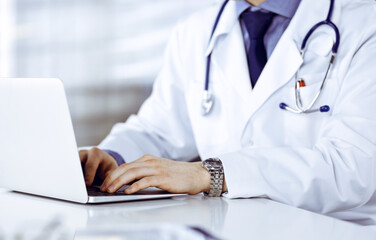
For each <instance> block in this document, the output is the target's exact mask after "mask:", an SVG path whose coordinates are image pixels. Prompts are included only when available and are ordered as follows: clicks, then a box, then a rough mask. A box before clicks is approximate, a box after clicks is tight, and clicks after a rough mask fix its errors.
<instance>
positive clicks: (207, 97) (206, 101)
mask: <svg viewBox="0 0 376 240" xmlns="http://www.w3.org/2000/svg"><path fill="white" fill-rule="evenodd" d="M334 1H335V0H330V7H329V11H328V15H327V17H326V19H325V20H324V21H321V22H319V23H317V24H315V25H314V26H313V27H312V28H311V29H310V30H309V31H308V33H307V34H306V36H305V37H304V39H303V41H302V45H301V48H300V53H301V55H302V57H303V58H304V52H305V48H306V46H307V43H308V40H309V38H310V37H311V35H312V34H313V33H314V32H315V31H316V30H317V29H318V28H319V27H320V26H323V25H327V26H329V27H331V28H332V29H333V30H334V32H335V42H334V44H333V47H332V56H331V59H330V63H329V66H328V69H327V71H326V73H325V77H324V80H323V82H322V84H321V86H320V90H319V91H318V93H317V94H316V95H315V97H314V99H313V101H312V102H311V104H310V105H309V106H308V108H306V109H303V107H302V106H301V102H300V104H299V103H298V99H297V94H299V101H301V100H300V93H297V92H296V91H297V90H296V84H297V79H298V77H297V74H298V72H299V71H298V72H297V74H296V77H295V99H296V107H297V109H293V108H291V107H289V105H287V104H286V103H283V102H282V103H280V104H279V107H280V108H281V109H283V110H288V111H290V112H292V113H313V112H328V111H330V107H329V106H328V105H323V106H321V107H320V108H318V109H312V107H313V105H314V104H315V102H316V100H317V99H318V98H319V96H320V94H321V91H322V89H323V87H324V84H325V81H326V79H327V76H328V73H329V70H330V69H331V67H332V65H333V62H334V59H335V57H336V55H337V52H338V48H339V45H340V33H339V30H338V27H337V26H336V25H335V24H334V23H333V22H332V20H331V19H332V15H333V9H334ZM228 2H229V0H225V1H224V2H223V4H222V6H221V8H220V10H219V12H218V15H217V17H216V19H215V22H214V25H213V29H212V32H211V35H210V39H209V43H210V41H211V40H212V38H213V35H214V33H215V30H216V28H217V25H218V23H219V20H220V18H221V16H222V13H223V11H224V9H225V7H226V5H227V3H228ZM211 55H212V53H209V55H208V56H207V58H206V74H205V85H204V92H203V97H202V102H201V106H202V115H207V114H208V113H209V112H210V111H211V109H212V107H213V105H214V97H213V96H212V94H211V93H210V91H209V79H210V67H211Z"/></svg>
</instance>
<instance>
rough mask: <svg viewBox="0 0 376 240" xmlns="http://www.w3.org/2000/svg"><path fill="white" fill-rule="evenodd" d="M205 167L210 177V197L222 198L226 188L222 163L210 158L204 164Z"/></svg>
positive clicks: (208, 193) (217, 159)
mask: <svg viewBox="0 0 376 240" xmlns="http://www.w3.org/2000/svg"><path fill="white" fill-rule="evenodd" d="M202 165H203V167H204V168H205V169H206V170H207V172H208V173H209V175H210V186H209V191H208V192H206V194H207V195H208V196H209V197H220V196H222V193H223V192H224V191H223V186H224V170H223V165H222V161H221V160H220V159H219V158H208V159H206V160H205V161H203V162H202Z"/></svg>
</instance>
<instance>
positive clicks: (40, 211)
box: [0, 189, 376, 240]
mask: <svg viewBox="0 0 376 240" xmlns="http://www.w3.org/2000/svg"><path fill="white" fill-rule="evenodd" d="M54 217H59V218H60V219H62V221H63V223H64V225H65V227H66V229H67V231H68V232H69V234H71V235H72V236H73V235H74V232H75V231H77V230H83V229H85V228H89V227H90V228H91V227H94V228H101V227H103V226H105V225H106V226H109V225H111V226H118V227H119V228H121V226H127V224H135V223H151V224H154V223H174V224H188V225H195V226H201V227H203V228H205V229H208V230H210V231H212V232H215V233H217V235H218V236H220V237H223V238H225V239H289V240H294V239H299V240H301V239H305V240H309V239H320V240H325V239H330V240H335V239H340V240H346V239H361V240H367V239H373V240H374V239H376V231H375V230H374V229H371V228H368V227H362V226H358V225H355V224H352V223H348V222H344V221H340V220H336V219H333V218H329V217H325V216H321V215H318V214H314V213H311V212H308V211H304V210H301V209H297V208H293V207H289V206H286V205H283V204H279V203H276V202H273V201H270V200H266V199H237V200H228V199H223V198H212V199H208V198H203V197H202V196H187V197H185V196H184V197H177V198H174V199H163V200H152V201H139V202H128V203H115V204H104V205H81V204H74V203H69V202H63V201H58V200H51V199H46V198H40V197H34V196H28V195H23V194H18V193H12V192H6V191H4V190H1V189H0V239H12V240H13V239H14V236H15V234H16V233H17V232H20V231H27V230H28V229H31V228H38V227H41V226H44V225H45V224H46V223H47V222H48V221H50V220H51V219H53V218H54ZM4 236H5V237H4ZM72 238H73V237H72Z"/></svg>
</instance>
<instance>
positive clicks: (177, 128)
mask: <svg viewBox="0 0 376 240" xmlns="http://www.w3.org/2000/svg"><path fill="white" fill-rule="evenodd" d="M179 29H180V28H179V27H177V28H176V29H175V30H174V31H173V34H172V36H171V39H170V41H169V44H168V47H167V49H166V53H165V60H164V64H163V67H162V69H161V71H160V73H159V75H158V77H157V79H156V80H155V82H154V86H153V91H152V94H151V96H150V97H149V98H148V99H147V100H146V101H145V102H144V104H143V105H142V107H141V108H140V110H139V112H138V114H137V115H133V116H131V117H130V118H129V119H128V120H127V121H126V122H125V123H118V124H116V125H115V126H114V127H113V129H112V131H111V133H110V134H109V135H108V136H107V137H106V138H105V139H104V140H103V141H102V142H101V143H100V145H99V146H98V147H99V148H102V149H110V150H112V151H115V152H117V153H119V154H120V155H121V156H122V157H123V158H124V160H125V161H126V162H131V161H134V160H136V159H138V158H140V157H141V156H143V155H145V154H150V155H155V156H158V157H164V158H168V159H174V160H182V161H184V160H189V159H192V158H194V157H196V156H198V153H197V150H196V145H195V141H194V138H193V134H192V129H191V124H190V120H189V118H188V115H187V107H186V102H185V97H184V95H185V93H184V91H183V89H184V85H183V83H184V81H183V80H184V77H185V76H184V74H183V70H182V67H183V66H184V64H183V63H182V60H181V58H180V55H179V53H180V52H181V51H180V50H179V49H181V46H180V45H179V44H181V42H182V40H181V39H180V35H181V34H180V33H179V32H180V31H179Z"/></svg>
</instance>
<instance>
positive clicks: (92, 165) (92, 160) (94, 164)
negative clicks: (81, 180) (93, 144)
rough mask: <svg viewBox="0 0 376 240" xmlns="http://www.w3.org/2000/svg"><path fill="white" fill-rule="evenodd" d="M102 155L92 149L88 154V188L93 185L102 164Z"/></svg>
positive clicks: (86, 170) (86, 174)
mask: <svg viewBox="0 0 376 240" xmlns="http://www.w3.org/2000/svg"><path fill="white" fill-rule="evenodd" d="M101 157H102V156H101V154H100V152H98V150H95V149H92V150H90V151H89V152H88V154H87V160H86V164H85V167H84V172H85V183H86V185H87V186H90V185H91V184H93V181H94V178H95V175H96V173H97V170H98V167H99V164H100V162H101Z"/></svg>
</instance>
